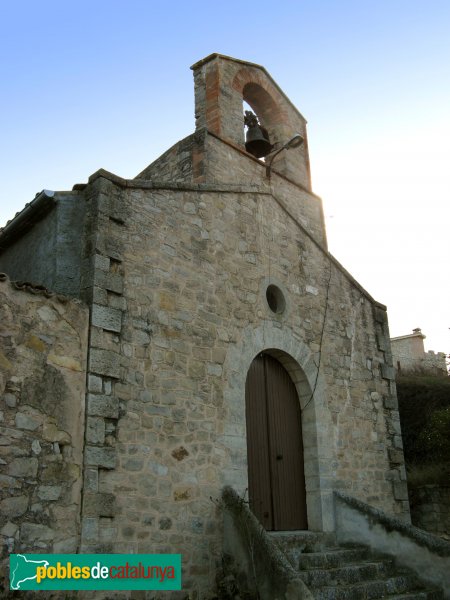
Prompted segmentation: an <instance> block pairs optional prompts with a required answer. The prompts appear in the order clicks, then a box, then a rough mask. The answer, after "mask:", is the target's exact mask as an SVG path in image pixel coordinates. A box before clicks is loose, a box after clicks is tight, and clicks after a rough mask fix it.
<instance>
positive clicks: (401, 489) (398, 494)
mask: <svg viewBox="0 0 450 600" xmlns="http://www.w3.org/2000/svg"><path fill="white" fill-rule="evenodd" d="M394 498H395V499H396V500H408V486H407V485H406V481H394Z"/></svg>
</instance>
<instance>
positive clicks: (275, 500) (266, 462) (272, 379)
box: [245, 353, 308, 531]
mask: <svg viewBox="0 0 450 600" xmlns="http://www.w3.org/2000/svg"><path fill="white" fill-rule="evenodd" d="M245 405H246V421H247V458H248V479H249V500H250V508H251V509H252V511H253V513H254V514H255V515H256V517H257V518H258V519H259V521H260V522H261V523H262V524H263V526H264V527H265V528H266V529H267V530H275V531H288V530H294V529H307V528H308V524H307V517H306V490H305V474H304V462H303V440H302V425H301V411H300V403H299V400H298V396H297V390H296V389H295V386H294V383H293V382H292V379H291V378H290V376H289V374H288V372H287V371H286V369H285V368H284V367H283V365H282V364H281V363H280V362H278V361H277V360H276V359H275V358H273V357H272V356H270V355H268V354H264V353H262V354H260V355H259V356H257V357H256V358H255V359H254V361H253V362H252V364H251V365H250V369H249V371H248V374H247V381H246V386H245Z"/></svg>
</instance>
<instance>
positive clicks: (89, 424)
mask: <svg viewBox="0 0 450 600" xmlns="http://www.w3.org/2000/svg"><path fill="white" fill-rule="evenodd" d="M104 441H105V420H104V419H102V418H99V417H87V419H86V442H88V443H89V444H100V445H102V444H103V443H104Z"/></svg>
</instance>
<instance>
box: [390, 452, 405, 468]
mask: <svg viewBox="0 0 450 600" xmlns="http://www.w3.org/2000/svg"><path fill="white" fill-rule="evenodd" d="M389 460H390V462H391V463H393V464H396V465H401V464H403V463H404V458H403V452H402V451H401V450H397V449H395V448H389Z"/></svg>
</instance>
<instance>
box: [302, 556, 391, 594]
mask: <svg viewBox="0 0 450 600" xmlns="http://www.w3.org/2000/svg"><path fill="white" fill-rule="evenodd" d="M302 567H303V565H302ZM392 572H393V562H392V561H389V560H378V561H370V562H360V563H355V564H345V565H344V566H339V567H337V568H325V569H323V568H313V569H311V568H309V569H300V570H299V574H300V577H301V579H302V580H303V581H304V582H305V583H306V585H307V586H309V587H311V588H316V587H319V586H324V585H328V586H331V585H334V586H336V585H346V584H349V583H359V582H364V581H368V580H373V579H375V580H378V579H384V578H386V577H388V576H389V575H391V574H392Z"/></svg>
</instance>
